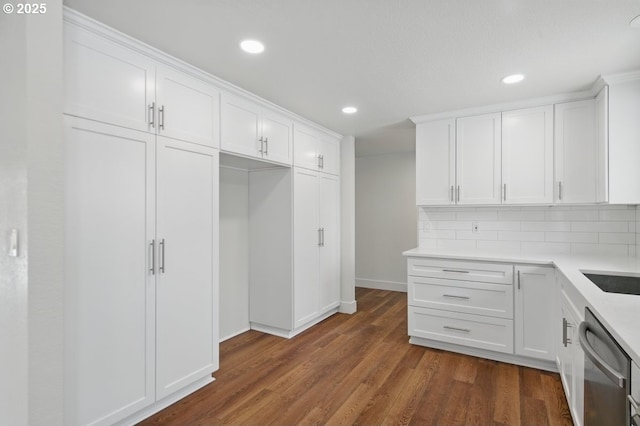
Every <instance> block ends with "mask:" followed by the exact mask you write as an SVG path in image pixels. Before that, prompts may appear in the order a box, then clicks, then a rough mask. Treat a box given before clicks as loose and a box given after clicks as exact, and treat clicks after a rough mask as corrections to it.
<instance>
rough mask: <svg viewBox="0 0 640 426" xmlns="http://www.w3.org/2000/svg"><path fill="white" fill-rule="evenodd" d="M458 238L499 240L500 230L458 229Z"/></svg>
mask: <svg viewBox="0 0 640 426" xmlns="http://www.w3.org/2000/svg"><path fill="white" fill-rule="evenodd" d="M456 239H458V240H497V239H498V231H478V232H473V231H456Z"/></svg>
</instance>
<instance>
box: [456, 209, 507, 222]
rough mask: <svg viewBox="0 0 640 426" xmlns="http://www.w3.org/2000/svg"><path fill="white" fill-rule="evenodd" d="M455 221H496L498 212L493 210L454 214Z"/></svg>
mask: <svg viewBox="0 0 640 426" xmlns="http://www.w3.org/2000/svg"><path fill="white" fill-rule="evenodd" d="M456 219H457V220H474V221H475V220H497V219H498V212H496V211H495V210H484V211H468V212H467V211H465V212H457V213H456Z"/></svg>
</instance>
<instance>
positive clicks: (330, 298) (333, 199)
mask: <svg viewBox="0 0 640 426" xmlns="http://www.w3.org/2000/svg"><path fill="white" fill-rule="evenodd" d="M318 183H319V185H320V187H319V197H320V203H319V204H320V205H319V207H320V217H319V220H320V228H321V229H322V235H321V238H322V246H321V247H320V250H319V255H320V259H319V262H320V263H319V266H320V268H319V273H320V277H319V279H320V281H319V286H320V289H319V291H320V310H321V311H322V312H325V311H327V310H329V309H332V308H335V307H336V306H338V305H339V303H340V230H339V223H340V219H339V217H338V215H339V214H340V206H339V199H340V183H339V181H338V179H337V178H336V177H334V176H329V175H325V174H323V175H321V176H320V179H319V182H318Z"/></svg>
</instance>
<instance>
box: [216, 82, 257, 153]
mask: <svg viewBox="0 0 640 426" xmlns="http://www.w3.org/2000/svg"><path fill="white" fill-rule="evenodd" d="M220 99H221V105H220V108H221V117H222V119H221V123H220V135H221V136H220V148H221V149H223V150H225V151H229V152H233V153H236V154H243V155H248V156H251V157H258V158H262V144H261V143H260V140H259V139H260V107H259V106H258V105H256V104H254V103H253V102H251V101H248V100H246V99H243V98H240V97H238V96H233V95H231V94H229V93H222V95H221V98H220Z"/></svg>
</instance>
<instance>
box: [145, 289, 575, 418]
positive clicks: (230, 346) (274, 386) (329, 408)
mask: <svg viewBox="0 0 640 426" xmlns="http://www.w3.org/2000/svg"><path fill="white" fill-rule="evenodd" d="M356 299H357V301H358V312H357V313H356V314H354V315H344V314H336V315H334V316H332V317H330V318H328V319H327V320H325V321H323V322H322V323H320V324H318V325H317V326H315V327H313V328H311V329H310V330H307V331H306V332H304V333H302V334H300V335H298V336H297V337H295V338H293V339H290V340H286V339H282V338H278V337H273V336H270V335H267V334H262V333H259V332H255V331H250V332H247V333H244V334H242V335H240V336H237V337H235V338H233V339H230V340H228V341H226V342H224V343H222V344H221V347H220V370H219V371H218V372H216V373H215V374H214V376H215V377H216V381H215V382H213V383H211V384H209V385H208V386H206V387H204V388H203V389H201V390H199V391H197V392H196V393H194V394H192V395H190V396H189V397H187V398H185V399H183V400H182V401H179V402H178V403H176V404H174V405H172V406H171V407H169V408H167V409H165V410H164V411H161V412H160V413H158V414H156V415H155V416H153V417H151V418H149V419H147V420H146V421H144V422H143V423H141V424H144V425H181V426H182V425H214V424H241V425H247V424H250V425H261V424H276V425H302V424H330V425H334V424H335V425H339V424H365V425H377V424H385V425H387V424H389V425H391V424H419V425H571V423H572V422H571V417H570V414H569V409H568V407H567V404H566V401H565V398H564V394H563V391H562V385H561V383H560V378H559V376H558V375H557V374H553V373H549V372H544V371H539V370H535V369H531V368H525V367H517V366H514V365H510V364H504V363H500V362H495V361H489V360H484V359H480V358H475V357H470V356H465V355H459V354H454V353H450V352H444V351H439V350H435V349H427V348H423V347H419V346H413V345H410V344H409V343H408V336H407V308H406V305H407V298H406V294H404V293H397V292H389V291H381V290H368V289H360V288H358V289H356Z"/></svg>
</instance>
